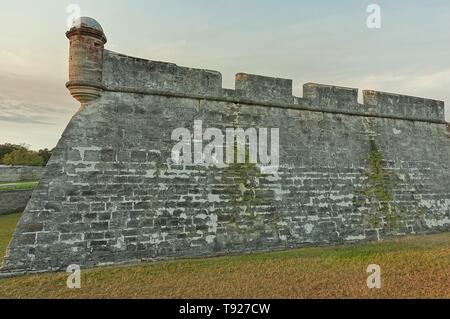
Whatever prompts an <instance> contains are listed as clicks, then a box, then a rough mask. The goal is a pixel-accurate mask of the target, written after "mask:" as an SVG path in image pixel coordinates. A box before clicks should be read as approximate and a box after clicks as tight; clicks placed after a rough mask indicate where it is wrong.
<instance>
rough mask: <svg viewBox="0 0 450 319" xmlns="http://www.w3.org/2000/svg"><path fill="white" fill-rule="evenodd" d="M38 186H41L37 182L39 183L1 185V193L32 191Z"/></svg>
mask: <svg viewBox="0 0 450 319" xmlns="http://www.w3.org/2000/svg"><path fill="white" fill-rule="evenodd" d="M38 184H39V182H37V181H27V182H15V183H9V182H8V183H0V192H2V191H16V190H31V189H35V188H36V187H37V185H38Z"/></svg>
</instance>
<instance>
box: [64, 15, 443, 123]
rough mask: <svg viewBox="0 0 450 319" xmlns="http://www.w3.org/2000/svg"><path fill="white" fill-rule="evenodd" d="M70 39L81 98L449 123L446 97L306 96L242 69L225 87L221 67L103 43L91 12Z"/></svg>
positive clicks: (323, 89) (339, 91)
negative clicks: (157, 98)
mask: <svg viewBox="0 0 450 319" xmlns="http://www.w3.org/2000/svg"><path fill="white" fill-rule="evenodd" d="M67 37H68V38H69V39H70V63H69V65H70V66H69V70H70V71H69V80H70V81H69V82H68V83H67V87H68V88H69V90H70V92H71V94H72V95H73V96H74V97H75V98H76V99H77V100H79V101H80V102H81V103H82V104H85V103H88V102H90V101H92V100H94V99H96V98H98V97H99V96H100V95H101V93H102V91H104V90H105V91H118V92H130V93H140V94H160V95H175V96H187V97H192V98H198V99H210V100H223V101H231V102H235V103H246V104H255V105H267V106H274V107H285V108H296V109H299V108H303V109H306V110H309V111H317V112H330V113H342V114H349V115H355V116H370V117H386V118H395V119H405V120H414V121H430V122H438V123H441V122H442V123H445V111H444V102H442V101H437V100H431V99H425V98H420V97H411V96H405V95H398V94H391V93H384V92H377V91H372V90H365V91H363V96H364V102H363V104H360V103H358V89H356V88H347V87H339V86H332V85H323V84H317V83H306V84H305V85H304V86H303V97H295V96H293V94H292V88H293V85H292V80H290V79H282V78H275V77H267V76H261V75H254V74H248V73H238V74H236V78H235V90H230V89H224V88H223V87H222V74H221V73H220V72H218V71H213V70H204V69H195V68H188V67H182V66H178V65H176V64H174V63H166V62H159V61H151V60H145V59H140V58H135V57H131V56H127V55H123V54H119V53H116V52H112V51H109V50H105V49H104V44H105V43H106V36H105V34H104V33H103V29H102V27H101V26H100V24H98V22H96V21H95V20H93V19H91V18H81V19H80V20H79V21H78V22H76V23H75V24H74V27H73V28H72V29H71V30H70V31H69V32H67Z"/></svg>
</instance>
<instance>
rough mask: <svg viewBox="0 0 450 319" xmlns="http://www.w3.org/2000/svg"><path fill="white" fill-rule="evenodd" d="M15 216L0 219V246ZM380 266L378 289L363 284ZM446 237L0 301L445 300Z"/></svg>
mask: <svg viewBox="0 0 450 319" xmlns="http://www.w3.org/2000/svg"><path fill="white" fill-rule="evenodd" d="M18 218H19V216H18V215H11V216H4V217H0V249H1V251H2V252H3V251H4V250H5V244H6V242H7V238H9V236H10V235H11V233H12V231H13V230H12V228H13V227H14V224H15V222H16V221H17V220H18ZM369 264H378V265H380V266H381V272H382V275H381V279H382V288H381V289H375V290H369V289H368V288H367V285H366V279H367V276H368V274H367V273H366V269H367V266H368V265H369ZM449 269H450V234H449V233H446V234H440V235H429V236H417V237H405V238H402V239H398V240H394V241H388V242H382V243H374V244H368V245H357V246H342V247H328V248H303V249H296V250H290V251H286V252H274V253H263V254H254V255H245V256H237V257H222V258H212V259H203V260H200V259H198V260H178V261H170V262H158V263H145V264H140V265H137V266H127V267H114V268H112V267H111V268H98V269H93V270H86V271H83V272H82V278H81V280H82V287H81V289H77V290H70V289H68V288H66V279H67V274H65V273H60V274H44V275H30V276H25V277H18V278H9V279H0V298H2V297H3V298H320V297H322V298H350V297H353V298H385V297H393V298H405V297H410V298H450V271H449Z"/></svg>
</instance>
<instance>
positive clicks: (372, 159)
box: [364, 139, 401, 231]
mask: <svg viewBox="0 0 450 319" xmlns="http://www.w3.org/2000/svg"><path fill="white" fill-rule="evenodd" d="M369 143H370V148H369V153H368V157H367V168H366V171H365V172H364V174H365V176H366V177H367V183H366V185H365V186H366V188H365V190H364V196H365V198H366V201H367V202H368V203H370V205H371V208H372V209H371V210H372V211H373V213H374V214H373V215H372V216H371V217H370V218H369V219H368V223H369V225H370V226H372V227H373V228H382V227H386V229H387V230H388V231H393V230H395V229H397V228H398V227H399V225H400V222H401V214H400V210H399V209H397V208H395V207H394V203H393V200H394V196H393V191H394V188H395V186H396V183H397V182H396V180H398V177H397V176H396V175H395V173H393V172H388V171H387V170H386V169H385V168H384V166H383V161H384V159H383V155H382V153H381V151H380V150H379V147H378V145H377V144H376V141H375V140H374V139H370V141H369Z"/></svg>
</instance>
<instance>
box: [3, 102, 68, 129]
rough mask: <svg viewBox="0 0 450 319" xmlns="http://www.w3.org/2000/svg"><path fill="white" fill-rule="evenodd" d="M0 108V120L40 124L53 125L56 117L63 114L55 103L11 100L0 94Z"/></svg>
mask: <svg viewBox="0 0 450 319" xmlns="http://www.w3.org/2000/svg"><path fill="white" fill-rule="evenodd" d="M0 110H1V112H0V122H14V123H27V124H40V125H55V123H56V121H57V119H58V118H59V117H60V116H61V115H62V114H64V113H62V112H61V108H60V107H58V106H56V105H49V104H46V103H40V102H31V101H23V100H12V99H8V98H5V97H3V96H0ZM58 115H59V117H58Z"/></svg>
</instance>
